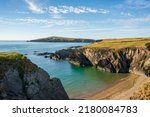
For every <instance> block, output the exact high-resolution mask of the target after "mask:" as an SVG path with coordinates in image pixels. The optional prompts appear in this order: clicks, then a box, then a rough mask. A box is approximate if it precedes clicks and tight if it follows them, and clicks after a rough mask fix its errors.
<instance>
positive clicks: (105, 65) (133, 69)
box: [46, 38, 150, 99]
mask: <svg viewBox="0 0 150 117" xmlns="http://www.w3.org/2000/svg"><path fill="white" fill-rule="evenodd" d="M46 56H47V57H48V58H50V59H54V60H67V61H69V62H70V63H71V64H74V65H78V66H82V67H84V66H94V67H96V68H97V69H99V70H103V71H106V72H113V73H133V74H136V75H140V76H141V77H139V78H137V79H138V80H136V79H135V78H134V76H132V78H127V79H125V80H124V82H122V81H121V82H119V83H118V84H116V85H114V87H115V88H116V89H120V90H113V89H112V88H110V89H108V90H104V93H101V92H99V93H98V94H96V96H92V97H93V98H87V99H106V98H107V95H108V94H107V91H108V92H114V94H115V95H114V96H113V97H115V98H110V99H119V98H118V97H119V96H120V97H121V95H124V94H127V95H128V94H129V93H128V92H130V97H129V96H128V97H123V96H122V98H120V99H150V97H149V95H150V93H149V90H150V89H149V86H150V85H149V84H150V80H147V78H145V77H150V39H149V38H148V39H147V38H146V39H143V38H141V39H140V38H138V39H132V40H130V39H123V40H122V39H120V40H108V41H102V42H99V43H94V44H90V45H87V46H83V47H78V48H69V49H62V50H59V51H56V52H55V53H51V54H49V55H46ZM132 79H133V80H132ZM141 80H142V81H141ZM140 81H141V84H140V83H132V82H140ZM130 83H132V85H131V87H128V85H129V84H130ZM144 83H147V84H144ZM139 84H140V85H139ZM122 85H123V86H127V87H126V89H124V88H125V87H122ZM139 86H141V87H143V88H142V89H143V90H142V91H141V90H139V91H138V92H137V90H138V88H139ZM121 87H122V88H121ZM145 87H146V88H145ZM125 90H126V93H121V92H123V91H125ZM134 92H136V93H134ZM116 93H119V94H120V95H118V97H117V95H116ZM133 93H134V95H133ZM100 94H101V95H100ZM104 94H106V95H104ZM105 96H106V97H105ZM110 96H111V93H110V95H109V97H110ZM95 97H96V98H95ZM100 97H105V98H100Z"/></svg>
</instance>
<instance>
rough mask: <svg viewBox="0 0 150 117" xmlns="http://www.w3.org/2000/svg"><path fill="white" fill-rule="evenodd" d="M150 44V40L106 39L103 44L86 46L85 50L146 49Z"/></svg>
mask: <svg viewBox="0 0 150 117" xmlns="http://www.w3.org/2000/svg"><path fill="white" fill-rule="evenodd" d="M146 43H150V38H126V39H106V40H103V41H101V42H97V43H93V44H89V45H86V46H84V48H113V49H119V48H125V47H145V44H146Z"/></svg>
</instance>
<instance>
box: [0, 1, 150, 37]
mask: <svg viewBox="0 0 150 117" xmlns="http://www.w3.org/2000/svg"><path fill="white" fill-rule="evenodd" d="M49 36H64V37H76V38H92V39H105V38H124V37H150V0H0V40H30V39H36V38H42V37H49Z"/></svg>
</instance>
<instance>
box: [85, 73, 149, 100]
mask: <svg viewBox="0 0 150 117" xmlns="http://www.w3.org/2000/svg"><path fill="white" fill-rule="evenodd" d="M147 82H150V78H148V77H146V76H144V75H136V74H130V75H129V76H128V77H125V78H123V79H120V80H119V81H118V82H116V83H115V84H112V85H111V86H109V87H107V88H105V89H103V90H102V91H98V92H96V93H94V94H92V95H88V96H85V97H83V99H85V100H129V99H130V97H131V96H133V94H134V92H136V91H138V89H139V88H140V87H141V86H142V85H143V84H145V83H147Z"/></svg>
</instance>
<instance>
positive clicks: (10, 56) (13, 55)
mask: <svg viewBox="0 0 150 117" xmlns="http://www.w3.org/2000/svg"><path fill="white" fill-rule="evenodd" d="M25 58H26V57H25V56H23V55H22V54H19V53H16V52H0V59H15V60H17V59H18V60H23V59H25Z"/></svg>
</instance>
